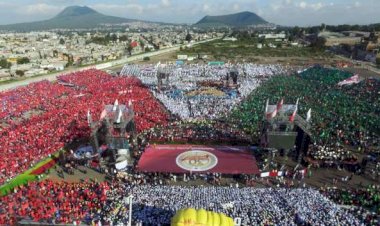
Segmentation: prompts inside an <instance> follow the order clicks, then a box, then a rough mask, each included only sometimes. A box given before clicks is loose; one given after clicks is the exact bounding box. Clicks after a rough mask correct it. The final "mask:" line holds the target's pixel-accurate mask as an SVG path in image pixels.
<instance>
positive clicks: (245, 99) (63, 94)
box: [0, 64, 380, 225]
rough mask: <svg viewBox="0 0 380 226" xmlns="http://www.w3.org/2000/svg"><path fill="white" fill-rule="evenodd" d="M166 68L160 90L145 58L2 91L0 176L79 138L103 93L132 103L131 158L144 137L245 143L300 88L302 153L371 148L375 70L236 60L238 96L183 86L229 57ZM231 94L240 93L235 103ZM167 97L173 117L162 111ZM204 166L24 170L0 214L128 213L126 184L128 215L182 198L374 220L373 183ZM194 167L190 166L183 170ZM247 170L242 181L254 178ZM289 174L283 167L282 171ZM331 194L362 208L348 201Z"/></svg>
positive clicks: (136, 218) (219, 71) (251, 218)
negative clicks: (232, 183) (265, 177)
mask: <svg viewBox="0 0 380 226" xmlns="http://www.w3.org/2000/svg"><path fill="white" fill-rule="evenodd" d="M165 68H166V70H167V71H168V73H169V74H170V76H169V83H170V88H169V90H166V91H162V90H161V91H160V90H158V89H157V87H156V83H157V78H156V73H157V70H158V69H157V67H155V66H154V65H142V66H141V65H139V66H138V65H126V66H125V67H124V68H123V71H122V73H121V74H122V75H128V76H122V77H112V76H110V75H108V74H106V73H104V72H102V71H98V70H86V71H82V72H76V73H71V74H67V75H62V76H60V77H59V79H58V80H59V82H57V83H51V82H48V81H42V82H38V83H33V84H30V85H28V86H25V87H20V88H17V89H15V90H11V91H6V92H2V93H0V99H1V103H0V104H1V107H2V108H1V109H0V126H1V127H0V154H1V157H0V160H1V161H0V184H3V183H4V182H7V181H9V180H10V179H11V178H12V177H14V176H15V175H17V174H18V173H21V172H23V171H25V170H26V169H28V168H29V167H30V166H31V165H34V164H35V163H37V162H38V161H40V160H41V159H42V158H44V157H46V156H48V155H49V154H52V153H54V152H56V151H57V150H59V149H61V148H63V147H64V146H65V145H67V144H70V143H71V142H73V141H76V140H78V139H82V138H86V137H87V138H88V137H89V135H90V127H89V125H88V121H87V120H88V118H87V117H88V111H89V112H90V115H91V118H92V120H94V121H97V120H99V119H100V113H101V112H102V110H103V107H104V105H106V104H112V103H114V101H115V100H118V102H119V103H120V104H126V105H127V104H128V103H131V104H132V107H133V110H134V112H135V122H136V127H137V132H138V133H139V137H138V139H142V140H141V141H140V142H137V143H138V145H137V147H135V149H136V150H134V151H135V152H136V153H134V154H135V157H136V159H135V164H136V162H137V161H138V159H139V157H140V156H141V154H142V153H143V151H144V147H145V145H147V144H148V143H149V142H164V143H168V142H171V141H174V142H177V143H178V142H184V143H187V142H190V141H191V142H194V141H195V142H196V141H200V142H206V143H212V142H216V143H219V144H222V143H224V142H226V143H232V142H237V143H239V144H241V143H242V142H247V143H249V140H250V137H249V136H248V135H247V134H249V135H259V122H260V120H261V119H262V117H263V113H264V108H265V101H266V100H267V99H270V100H271V102H274V101H278V100H280V99H281V98H285V102H286V103H293V102H295V101H296V99H297V98H299V99H300V105H299V106H300V107H299V114H300V115H306V111H307V110H308V109H309V108H312V109H313V116H312V121H311V124H312V127H311V128H312V134H313V142H312V144H311V147H310V150H311V152H310V156H309V157H311V158H312V159H313V160H320V161H324V162H327V161H329V162H330V161H332V162H353V161H356V157H355V155H354V154H352V153H351V152H350V151H349V150H348V149H347V147H346V146H347V145H351V146H354V147H357V148H360V149H363V150H364V151H365V152H368V150H371V151H376V150H377V149H376V147H378V144H379V140H378V138H379V136H378V135H379V134H378V131H379V124H378V123H377V122H379V121H380V119H379V114H377V113H379V108H380V105H379V102H378V97H376V94H377V95H378V93H379V92H380V90H379V89H380V83H379V81H378V80H376V79H366V80H364V81H362V82H360V83H359V84H356V85H352V86H350V88H348V87H338V86H336V84H337V83H338V82H339V81H341V80H343V79H346V78H348V77H349V76H351V74H349V73H346V72H342V71H338V70H331V69H325V68H320V67H315V68H311V69H309V70H306V71H304V72H302V73H300V74H299V75H289V74H288V72H289V71H290V69H289V68H286V67H282V66H280V65H255V64H236V65H235V66H234V68H235V69H237V70H238V72H239V78H238V84H239V86H238V92H237V94H238V95H237V96H233V95H231V96H230V95H228V94H227V92H226V95H225V96H223V97H217V96H213V97H200V98H198V99H197V98H190V97H188V96H187V95H186V92H189V91H194V90H195V89H197V88H199V84H201V83H199V82H209V81H212V80H215V81H220V80H223V79H224V77H225V76H226V74H227V73H228V71H229V70H230V68H231V65H229V64H227V65H225V66H217V67H215V66H207V65H198V64H193V65H185V66H182V67H177V66H175V65H168V66H166V67H165ZM280 74H281V75H282V76H275V75H280ZM130 75H134V76H135V77H131V76H130ZM322 91H323V92H322ZM223 92H224V90H223ZM250 93H252V95H249V94H250ZM315 93H318V94H319V96H318V98H316V96H315ZM155 97H156V98H157V99H158V100H159V101H158V100H157V99H156V98H155ZM160 102H161V103H162V104H163V105H164V106H162V105H161V103H160ZM237 103H240V105H239V106H237V107H235V106H236V104H237ZM164 107H166V108H167V109H168V110H169V111H170V112H171V113H172V114H174V115H177V116H179V118H180V119H182V120H179V121H177V122H169V121H170V120H169V118H170V115H169V112H168V111H166V110H165V109H164ZM230 111H232V113H231V114H229V115H227V114H226V113H228V112H230ZM224 116H227V117H224ZM220 117H222V118H220ZM193 119H196V120H193ZM211 119H212V120H213V121H211ZM215 119H218V120H215ZM228 123H229V124H228ZM138 139H137V140H138ZM133 145H134V144H132V146H133ZM205 175H206V176H205V181H212V184H213V186H205V187H204V186H198V187H191V186H168V185H165V184H166V183H165V181H166V179H168V178H170V179H171V180H176V179H174V178H176V176H175V175H171V174H166V175H158V174H149V175H146V174H140V173H133V171H132V172H130V174H129V178H128V179H125V180H120V181H118V180H113V181H112V182H110V183H109V182H102V183H98V182H94V181H92V182H88V181H84V182H81V183H67V182H53V181H50V180H45V181H38V182H32V183H29V184H28V185H25V186H21V187H18V188H15V189H14V191H13V192H12V193H11V194H8V195H7V196H4V197H1V198H0V225H3V224H15V223H16V222H17V221H18V220H20V219H26V220H32V221H37V222H39V221H40V222H44V223H48V224H54V223H72V224H80V223H85V224H93V223H98V222H101V223H102V224H106V225H111V224H113V225H117V224H120V225H123V224H124V225H125V224H126V223H127V222H128V220H129V218H128V217H129V216H128V213H129V211H130V210H129V209H128V208H129V205H128V199H127V198H126V197H128V196H130V195H132V196H133V211H132V213H133V215H132V219H133V222H134V223H135V224H137V223H144V225H167V224H169V223H170V219H171V217H172V216H174V214H175V213H176V211H178V210H180V209H182V208H188V207H192V208H196V209H200V208H204V209H206V210H211V211H216V212H222V213H225V214H226V215H228V216H230V217H233V218H241V219H242V225H377V224H379V221H378V220H379V219H378V217H376V215H379V214H380V213H379V200H380V195H379V192H378V191H379V187H378V186H377V187H376V186H375V187H370V188H368V189H361V190H354V191H352V190H351V191H341V190H339V191H337V190H332V189H324V190H321V191H317V190H314V189H311V188H289V187H287V186H285V185H284V188H276V189H274V188H265V189H264V188H263V189H258V188H250V187H243V188H239V187H238V185H237V186H236V187H221V186H216V185H217V184H218V183H219V180H220V178H221V176H220V175H218V174H205ZM192 176H194V178H195V177H196V176H195V174H194V175H188V177H189V178H192ZM245 176H246V177H247V178H246V181H249V180H251V179H252V178H250V177H249V176H248V175H245ZM295 176H296V175H295ZM295 176H294V177H295ZM304 176H305V175H304V174H302V175H301V177H302V179H303V177H304ZM290 177H291V176H289V175H285V181H286V180H287V178H290ZM185 178H186V177H185ZM252 180H253V181H254V180H255V179H252ZM289 180H290V179H289ZM246 186H250V184H249V183H247V184H246ZM331 200H332V201H334V202H336V203H338V204H342V205H354V206H359V207H358V208H360V209H345V208H342V207H341V206H338V205H337V204H335V203H334V202H332V201H331ZM368 210H370V211H372V212H375V214H371V213H369V212H370V211H368Z"/></svg>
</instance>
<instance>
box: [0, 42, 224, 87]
mask: <svg viewBox="0 0 380 226" xmlns="http://www.w3.org/2000/svg"><path fill="white" fill-rule="evenodd" d="M216 39H219V38H213V39H207V40H203V41H199V42H195V43H193V44H192V45H198V44H201V43H205V42H210V41H214V40H216ZM180 46H181V45H177V46H173V47H170V48H166V49H162V50H157V51H153V52H148V53H142V54H138V55H132V56H129V57H125V58H122V59H119V60H115V61H112V62H107V63H101V64H97V65H91V66H88V67H81V68H74V69H68V70H65V71H60V72H57V73H52V74H48V75H40V76H36V77H31V78H26V79H23V80H16V81H13V82H10V83H3V84H1V83H0V91H4V90H8V89H14V88H16V87H18V86H25V85H28V84H30V83H33V82H38V81H42V80H49V81H55V80H56V79H57V76H59V75H62V74H67V73H72V72H76V71H83V70H87V69H90V68H96V69H101V70H103V69H107V68H112V67H116V66H120V65H124V64H126V63H130V62H135V61H140V60H142V59H143V58H144V57H152V56H157V55H161V54H166V53H169V52H174V51H177V50H179V48H180Z"/></svg>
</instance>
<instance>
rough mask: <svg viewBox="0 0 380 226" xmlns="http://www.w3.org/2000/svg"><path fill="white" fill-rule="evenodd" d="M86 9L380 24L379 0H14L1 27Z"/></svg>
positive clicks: (135, 15) (169, 16) (170, 16)
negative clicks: (68, 9)
mask: <svg viewBox="0 0 380 226" xmlns="http://www.w3.org/2000/svg"><path fill="white" fill-rule="evenodd" d="M72 5H81V6H84V5H86V6H88V7H91V8H93V9H95V10H97V11H98V12H100V13H103V14H106V15H112V16H118V17H124V18H130V19H139V20H148V21H157V22H170V23H188V24H193V23H196V22H197V21H198V20H200V19H201V18H202V17H204V16H206V15H223V14H230V13H236V12H241V11H251V12H254V13H256V14H258V15H259V16H261V17H263V18H264V19H265V20H267V21H268V22H271V23H275V24H278V25H287V26H295V25H298V26H311V25H319V24H321V23H325V24H332V25H337V24H370V23H379V22H380V21H379V20H378V14H377V12H379V11H380V1H375V0H368V1H359V0H356V1H355V0H346V1H344V0H309V1H307V0H303V1H302V0H270V1H263V0H233V1H228V0H227V1H224V3H223V4H221V3H220V2H219V1H217V0H207V1H201V0H194V1H191V2H187V1H182V0H177V1H175V0H160V1H153V0H140V1H137V0H127V1H125V0H124V1H122V0H112V1H105V0H91V1H90V0H53V1H52V0H50V1H48V0H15V1H12V2H5V1H1V2H0V24H13V23H21V22H31V21H39V20H45V19H49V18H52V17H54V16H55V15H56V14H58V13H59V12H60V11H62V10H63V9H64V8H65V7H67V6H72Z"/></svg>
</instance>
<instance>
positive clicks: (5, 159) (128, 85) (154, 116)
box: [0, 70, 169, 184]
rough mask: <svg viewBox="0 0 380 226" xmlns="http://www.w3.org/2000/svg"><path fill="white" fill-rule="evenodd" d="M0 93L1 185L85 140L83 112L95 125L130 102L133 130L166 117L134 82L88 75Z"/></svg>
mask: <svg viewBox="0 0 380 226" xmlns="http://www.w3.org/2000/svg"><path fill="white" fill-rule="evenodd" d="M59 80H60V81H64V82H65V84H70V86H67V85H66V86H64V85H61V84H59V83H51V82H48V81H42V82H38V83H32V84H30V85H28V86H25V87H20V88H17V89H14V90H10V91H6V92H2V93H0V98H1V104H2V107H1V108H0V115H1V121H0V123H1V124H0V125H1V130H0V147H1V149H0V153H1V159H2V161H0V184H3V183H4V182H6V181H9V180H10V179H11V178H13V177H14V176H16V175H17V174H18V173H21V172H23V171H25V170H26V169H28V168H30V167H31V166H32V165H34V164H36V163H37V162H38V161H40V160H42V159H43V158H45V157H47V156H48V155H49V154H52V153H54V152H57V151H58V150H60V149H62V148H64V147H65V145H66V144H69V143H70V142H72V141H75V140H76V139H82V138H83V137H88V136H89V134H90V128H89V125H88V122H87V112H88V111H90V114H91V116H92V119H93V120H94V121H96V120H99V118H100V114H101V112H102V110H103V108H104V105H106V104H113V103H114V102H115V100H116V99H118V102H119V103H120V104H125V105H128V103H129V101H131V102H132V107H133V109H134V112H135V120H136V127H137V131H143V130H146V129H149V128H151V127H154V126H155V125H157V124H159V125H165V124H166V123H167V120H168V117H169V116H168V113H167V111H166V110H165V109H164V108H163V107H162V105H161V104H160V103H159V102H158V101H157V100H156V99H155V98H154V96H153V95H152V94H151V93H150V92H149V90H148V89H147V88H145V87H144V86H143V85H142V84H141V82H140V81H139V80H138V79H137V78H133V77H129V78H114V77H111V76H110V75H108V74H106V73H105V72H102V71H98V70H87V71H83V72H77V73H72V74H68V75H62V76H61V77H60V78H59Z"/></svg>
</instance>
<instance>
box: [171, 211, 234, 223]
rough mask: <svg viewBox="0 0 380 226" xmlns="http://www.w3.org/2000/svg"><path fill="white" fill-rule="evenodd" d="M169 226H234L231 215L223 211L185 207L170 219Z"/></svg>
mask: <svg viewBox="0 0 380 226" xmlns="http://www.w3.org/2000/svg"><path fill="white" fill-rule="evenodd" d="M170 225H171V226H234V221H233V219H232V218H231V217H227V216H226V215H225V214H223V213H216V212H211V211H206V210H204V209H200V210H196V209H193V208H187V209H182V210H179V211H178V212H177V213H176V214H175V215H174V217H173V218H172V220H171V224H170Z"/></svg>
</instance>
